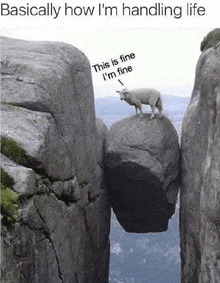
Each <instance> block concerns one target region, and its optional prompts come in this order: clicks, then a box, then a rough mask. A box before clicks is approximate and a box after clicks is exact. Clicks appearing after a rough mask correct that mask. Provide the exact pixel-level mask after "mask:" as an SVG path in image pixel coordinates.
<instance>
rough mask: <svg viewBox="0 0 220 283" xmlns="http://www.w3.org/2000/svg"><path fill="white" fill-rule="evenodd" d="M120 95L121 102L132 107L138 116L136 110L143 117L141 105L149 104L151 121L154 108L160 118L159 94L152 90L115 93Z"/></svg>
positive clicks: (124, 90)
mask: <svg viewBox="0 0 220 283" xmlns="http://www.w3.org/2000/svg"><path fill="white" fill-rule="evenodd" d="M117 92H118V93H119V94H120V98H121V100H125V101H126V102H127V103H128V104H130V105H134V106H135V110H136V114H137V115H138V111H137V110H138V109H139V111H140V113H141V117H143V112H142V104H149V105H150V107H151V111H152V114H151V117H150V118H151V119H152V118H153V117H154V115H155V110H156V108H157V109H158V110H159V113H160V114H159V115H160V118H161V117H162V111H163V107H162V100H161V95H160V92H159V91H157V90H155V89H152V88H141V89H133V90H128V89H126V88H124V89H122V90H121V91H117Z"/></svg>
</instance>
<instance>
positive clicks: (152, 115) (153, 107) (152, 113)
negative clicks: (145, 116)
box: [150, 105, 156, 119]
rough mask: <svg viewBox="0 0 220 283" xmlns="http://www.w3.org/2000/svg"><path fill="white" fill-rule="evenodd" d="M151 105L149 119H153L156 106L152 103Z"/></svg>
mask: <svg viewBox="0 0 220 283" xmlns="http://www.w3.org/2000/svg"><path fill="white" fill-rule="evenodd" d="M150 107H151V116H150V119H153V118H154V115H155V110H156V107H155V106H154V105H150Z"/></svg>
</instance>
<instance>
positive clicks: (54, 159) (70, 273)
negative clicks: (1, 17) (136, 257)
mask: <svg viewBox="0 0 220 283" xmlns="http://www.w3.org/2000/svg"><path fill="white" fill-rule="evenodd" d="M1 65H2V68H1V93H2V104H1V107H2V117H1V118H2V121H1V125H2V130H1V131H2V133H1V134H2V136H4V137H7V138H12V139H13V140H14V141H16V142H17V144H18V145H19V146H20V147H22V148H23V149H25V151H26V154H27V155H28V156H29V157H30V158H31V159H32V160H33V165H34V163H36V164H38V167H39V168H40V169H41V170H37V171H36V168H35V166H31V165H30V164H29V166H22V165H19V164H16V163H15V162H14V161H13V160H10V159H9V158H7V157H6V156H4V155H3V156H2V165H1V166H2V167H3V169H4V170H5V171H6V172H7V173H8V174H9V175H10V176H11V177H12V178H13V179H14V186H13V189H14V190H15V191H16V192H17V193H18V194H19V210H18V211H19V216H18V218H17V220H16V223H15V224H14V225H13V226H12V227H8V226H5V225H3V226H2V246H3V249H2V259H3V260H2V280H3V281H2V282H7V283H8V282H22V283H23V282H27V283H31V282H36V283H37V282H39V283H42V282H53V283H56V282H59V283H60V282H65V283H66V282H71V283H72V282H81V283H87V282H91V283H94V282H100V283H103V282H108V268H109V238H108V236H109V230H110V202H109V197H108V192H107V190H106V187H105V182H104V176H103V158H104V147H105V135H106V127H105V125H104V124H103V123H102V122H101V121H100V120H99V121H97V123H96V119H95V111H94V97H93V87H92V80H91V71H90V69H91V68H90V64H89V61H88V59H87V58H86V57H85V55H84V54H83V53H82V52H80V51H79V50H78V49H76V48H74V47H72V46H70V45H67V44H63V43H58V42H56V43H52V42H28V41H23V40H16V39H10V38H4V37H3V38H1ZM39 168H38V169H39Z"/></svg>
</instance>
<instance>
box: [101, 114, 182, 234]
mask: <svg viewBox="0 0 220 283" xmlns="http://www.w3.org/2000/svg"><path fill="white" fill-rule="evenodd" d="M149 117H150V116H149V115H147V114H146V115H144V117H143V118H140V117H129V118H126V119H123V120H121V121H119V122H117V123H115V124H114V125H113V126H112V127H111V128H110V131H109V134H108V138H107V145H106V157H105V165H106V178H107V185H108V187H109V189H110V195H111V201H112V207H113V210H114V212H115V214H116V217H117V219H118V221H119V222H120V224H121V225H122V227H123V228H124V229H125V230H126V231H127V232H136V233H147V232H162V231H166V230H167V226H168V221H169V219H170V217H171V216H172V215H173V213H174V211H175V205H176V201H177V193H178V189H179V183H178V182H179V179H178V177H179V170H180V160H179V144H178V137H177V133H176V130H175V129H174V127H173V125H172V124H171V122H170V121H169V120H168V119H167V118H166V117H163V118H162V119H159V118H155V119H152V120H150V119H149Z"/></svg>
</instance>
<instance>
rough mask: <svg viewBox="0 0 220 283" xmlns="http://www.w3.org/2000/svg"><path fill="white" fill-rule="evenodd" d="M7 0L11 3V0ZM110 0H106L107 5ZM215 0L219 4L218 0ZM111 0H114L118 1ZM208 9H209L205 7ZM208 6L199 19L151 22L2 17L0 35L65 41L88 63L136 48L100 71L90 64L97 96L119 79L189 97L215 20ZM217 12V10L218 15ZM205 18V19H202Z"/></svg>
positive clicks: (106, 92) (108, 92)
mask: <svg viewBox="0 0 220 283" xmlns="http://www.w3.org/2000/svg"><path fill="white" fill-rule="evenodd" d="M8 2H12V3H14V2H13V1H8ZM31 2H33V1H29V3H30V5H31ZM54 2H55V4H57V5H62V4H63V2H62V1H61V0H60V1H54ZM54 2H53V3H54ZM88 2H89V1H80V2H79V1H75V2H74V4H75V5H77V3H78V5H81V6H83V5H85V4H86V3H87V6H88ZM98 2H99V1H97V0H93V1H90V2H89V3H90V4H89V5H92V4H93V5H95V4H97V3H98ZM113 2H114V1H112V0H109V2H108V4H109V3H113ZM141 2H142V4H143V3H144V4H145V6H146V5H149V3H148V2H152V1H148V2H146V1H140V2H139V3H141ZM171 2H172V3H182V4H183V3H184V4H185V1H180V0H179V1H174V0H169V1H168V3H171ZM214 2H215V3H216V1H214V0H210V1H209V3H210V5H211V4H213V5H214ZM218 2H219V3H220V1H218ZM16 3H22V4H24V3H27V1H16ZM33 3H34V5H37V3H44V5H45V1H37V0H35V1H34V2H33ZM79 3H81V4H79ZM105 3H106V2H105ZM114 3H115V4H116V2H114ZM117 3H120V1H117ZM129 3H130V4H131V3H133V4H132V5H135V3H134V1H130V0H128V1H126V4H127V5H128V4H129ZM152 3H155V1H153V2H152ZM203 3H204V1H202V0H201V4H200V3H198V5H202V4H203ZM219 3H218V5H219ZM55 4H54V5H55ZM68 4H69V5H73V2H72V1H70V2H69V3H68ZM13 5H15V4H13ZM39 5H40V4H39ZM41 5H43V4H41ZM118 5H119V4H118ZM136 5H137V4H136ZM172 5H174V4H172ZM175 5H177V4H175ZM216 7H217V6H216ZM218 7H219V6H218ZM209 8H210V10H208V9H209ZM211 8H212V10H211ZM206 10H207V16H205V18H203V22H202V21H201V17H197V18H196V17H195V18H190V19H186V18H185V19H184V17H182V19H179V20H177V19H173V18H171V17H170V18H157V21H155V18H154V19H153V22H152V21H151V22H150V20H149V19H147V21H146V18H141V17H138V18H126V19H125V18H123V19H122V18H120V17H115V18H113V17H102V18H100V17H95V16H94V17H90V19H89V18H88V17H84V18H83V17H77V18H76V17H65V18H64V17H61V16H60V18H58V19H56V20H54V19H52V18H49V17H47V18H46V17H45V18H43V17H41V18H39V17H38V18H36V17H35V18H33V17H32V18H31V17H26V18H25V17H22V18H21V17H10V16H9V17H1V18H0V20H1V23H0V24H1V35H3V36H8V37H14V38H20V39H26V40H41V41H42V40H43V41H44V40H47V41H62V42H66V43H69V44H71V45H74V46H75V47H77V48H79V49H80V50H81V51H82V52H84V53H85V54H86V56H87V57H88V58H89V60H90V63H91V65H94V64H102V63H103V62H110V60H111V59H119V56H120V55H121V54H124V55H126V54H130V53H134V54H135V59H132V60H129V61H127V62H124V63H119V64H118V66H114V67H113V66H112V65H111V67H110V68H106V69H105V70H103V72H102V71H100V72H95V70H94V68H92V76H93V85H94V93H95V96H96V97H102V96H108V95H116V93H115V91H116V89H120V88H121V84H120V83H119V82H118V79H120V80H121V81H122V82H123V84H124V85H125V86H126V87H128V88H129V87H143V86H144V87H154V88H156V89H158V90H160V91H161V92H162V93H163V92H165V93H166V94H174V95H184V96H190V95H191V91H192V87H193V84H194V76H195V67H196V63H197V60H198V58H199V56H200V54H201V52H200V43H201V41H202V39H203V38H204V36H205V35H206V34H207V33H208V32H209V31H210V30H212V29H213V28H214V27H217V26H211V25H210V22H209V20H210V18H212V19H213V20H214V18H213V17H212V15H211V14H210V13H208V12H210V11H212V13H215V12H216V11H215V10H216V9H214V10H213V6H210V7H206ZM218 12H220V10H219V11H218ZM219 14H220V13H218V14H217V15H218V17H219ZM214 16H215V15H214ZM215 17H216V16H215ZM125 20H126V21H125ZM184 21H185V25H184ZM206 21H207V22H208V23H209V24H205V22H206ZM214 22H215V21H214ZM200 26H201V27H202V28H200ZM128 66H132V72H130V73H128V74H124V75H121V76H119V75H117V77H116V78H113V79H109V80H107V81H104V80H103V77H102V73H104V72H105V73H110V72H113V71H115V72H116V70H117V68H118V67H123V68H124V67H128Z"/></svg>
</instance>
